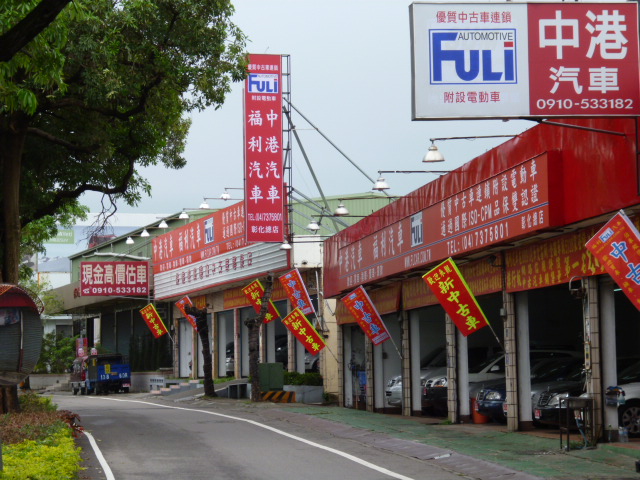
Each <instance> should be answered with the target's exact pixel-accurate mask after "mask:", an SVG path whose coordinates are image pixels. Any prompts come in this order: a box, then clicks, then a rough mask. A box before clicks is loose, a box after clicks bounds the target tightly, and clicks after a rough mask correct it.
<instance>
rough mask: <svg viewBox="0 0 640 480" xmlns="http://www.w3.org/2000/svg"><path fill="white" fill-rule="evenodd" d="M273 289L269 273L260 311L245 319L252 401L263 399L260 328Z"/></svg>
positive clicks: (271, 277) (271, 276) (267, 309)
mask: <svg viewBox="0 0 640 480" xmlns="http://www.w3.org/2000/svg"><path fill="white" fill-rule="evenodd" d="M272 289H273V275H271V274H269V275H267V278H266V280H265V287H264V294H263V295H262V299H261V300H260V302H261V303H260V313H258V316H256V317H253V318H248V319H247V320H245V321H244V324H245V325H246V326H247V330H248V331H249V333H248V337H249V338H248V342H249V375H250V376H251V391H252V392H253V394H252V395H251V401H253V402H261V401H262V386H261V385H260V370H259V369H258V364H259V363H260V342H259V340H260V328H261V327H262V324H263V323H264V319H265V317H266V316H267V313H268V311H269V302H270V301H271V291H272Z"/></svg>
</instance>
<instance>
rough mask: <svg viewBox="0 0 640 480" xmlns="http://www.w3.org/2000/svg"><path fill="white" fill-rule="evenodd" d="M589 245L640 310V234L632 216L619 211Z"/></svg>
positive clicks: (589, 248) (590, 249)
mask: <svg viewBox="0 0 640 480" xmlns="http://www.w3.org/2000/svg"><path fill="white" fill-rule="evenodd" d="M586 247H587V250H589V251H590V252H591V253H592V254H593V256H594V257H595V258H596V259H597V260H598V261H599V262H600V263H601V264H602V266H603V267H604V269H605V270H606V271H607V273H608V274H609V275H611V278H613V280H614V281H615V282H616V283H617V284H618V286H619V287H620V288H621V289H622V291H623V292H624V293H625V295H626V296H627V297H629V300H631V302H632V303H633V304H634V305H635V307H636V308H637V309H639V310H640V234H639V233H638V230H637V229H636V227H635V226H634V225H633V223H631V221H630V220H629V217H627V216H626V215H625V214H624V212H620V213H618V214H616V215H615V216H614V217H613V218H612V219H611V220H609V221H608V222H607V223H606V224H605V225H604V226H603V227H602V228H601V229H600V230H599V231H598V233H596V234H595V235H594V236H593V237H592V238H591V239H590V240H589V241H588V242H587V244H586Z"/></svg>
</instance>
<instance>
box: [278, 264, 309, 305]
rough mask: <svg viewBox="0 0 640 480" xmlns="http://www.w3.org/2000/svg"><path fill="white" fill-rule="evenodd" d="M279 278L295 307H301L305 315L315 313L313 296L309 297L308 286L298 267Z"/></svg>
mask: <svg viewBox="0 0 640 480" xmlns="http://www.w3.org/2000/svg"><path fill="white" fill-rule="evenodd" d="M279 280H280V283H282V286H283V287H284V290H285V292H287V297H289V301H290V302H291V305H293V307H294V308H295V307H297V308H299V309H300V310H302V313H304V314H305V315H309V314H310V313H315V310H314V309H313V304H312V303H311V298H309V292H307V287H306V286H305V284H304V282H303V281H302V277H301V276H300V272H299V271H298V269H297V268H295V269H293V270H291V271H290V272H288V273H285V274H284V275H282V276H281V277H280V278H279Z"/></svg>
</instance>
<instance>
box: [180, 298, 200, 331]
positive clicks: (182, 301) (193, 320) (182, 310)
mask: <svg viewBox="0 0 640 480" xmlns="http://www.w3.org/2000/svg"><path fill="white" fill-rule="evenodd" d="M187 305H189V306H190V307H191V306H193V302H192V301H191V299H190V298H189V297H183V298H181V299H180V300H178V301H177V302H176V307H178V310H180V313H182V316H183V317H184V318H186V319H187V320H188V321H189V323H190V324H191V326H192V327H193V328H194V329H195V331H196V332H197V331H198V326H197V325H196V317H194V316H193V315H189V314H188V313H187V311H186V310H185V307H186V306H187Z"/></svg>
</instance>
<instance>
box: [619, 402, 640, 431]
mask: <svg viewBox="0 0 640 480" xmlns="http://www.w3.org/2000/svg"><path fill="white" fill-rule="evenodd" d="M618 416H619V421H620V426H622V427H625V428H627V430H628V431H629V436H630V437H639V436H640V401H637V400H631V401H628V402H627V403H625V404H624V405H620V407H618Z"/></svg>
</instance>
